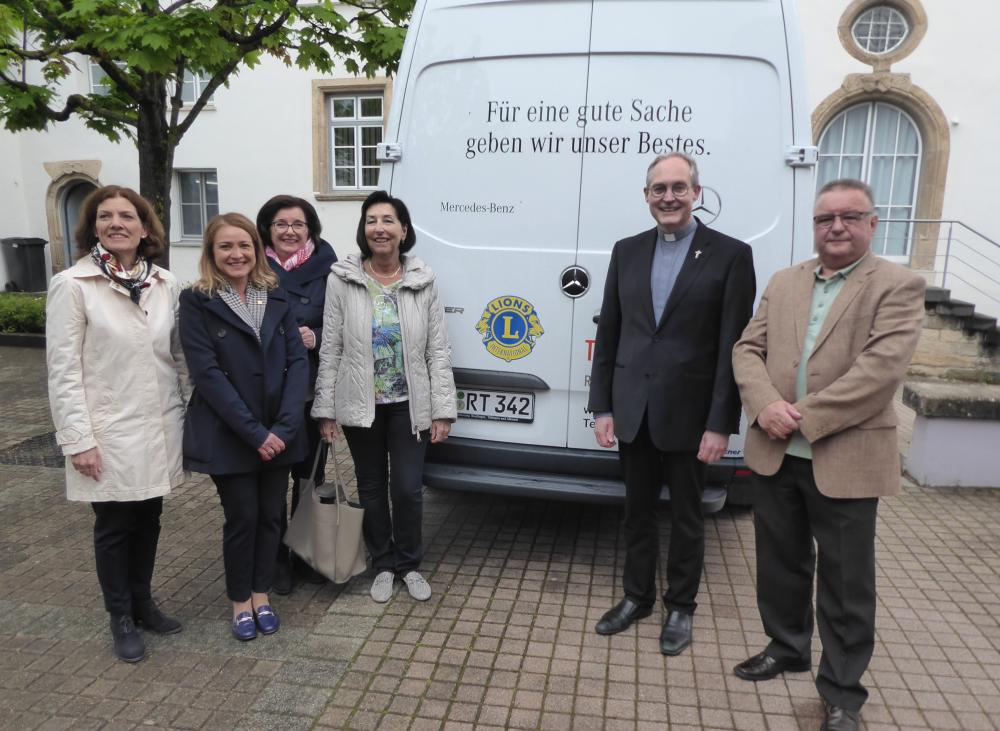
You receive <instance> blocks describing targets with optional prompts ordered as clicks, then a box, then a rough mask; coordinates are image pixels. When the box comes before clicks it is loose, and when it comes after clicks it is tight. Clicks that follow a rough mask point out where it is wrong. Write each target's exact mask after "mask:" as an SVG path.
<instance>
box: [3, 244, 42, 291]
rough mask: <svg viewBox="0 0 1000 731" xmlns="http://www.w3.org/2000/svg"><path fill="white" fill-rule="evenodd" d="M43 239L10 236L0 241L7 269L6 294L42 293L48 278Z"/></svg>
mask: <svg viewBox="0 0 1000 731" xmlns="http://www.w3.org/2000/svg"><path fill="white" fill-rule="evenodd" d="M47 243H48V242H47V241H46V240H45V239H34V238H23V237H17V236H12V237H10V238H6V239H0V249H3V263H4V266H5V267H6V268H7V281H6V282H5V283H4V286H3V288H4V289H5V290H6V291H8V292H44V291H45V287H46V284H47V283H48V281H49V280H48V277H47V276H46V273H45V244H47Z"/></svg>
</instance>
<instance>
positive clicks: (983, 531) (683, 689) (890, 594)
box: [0, 348, 1000, 730]
mask: <svg viewBox="0 0 1000 731" xmlns="http://www.w3.org/2000/svg"><path fill="white" fill-rule="evenodd" d="M44 378H45V377H44V361H43V353H42V351H36V350H28V349H19V348H0V413H2V415H3V416H2V419H0V597H3V599H0V727H2V728H5V729H7V728H9V729H29V728H46V729H54V728H72V729H89V728H94V729H98V728H102V729H126V728H170V729H228V728H240V729H270V728H281V729H298V728H357V729H375V728H378V729H404V728H415V729H425V728H426V729H437V728H447V729H472V728H484V729H485V728H495V729H500V728H524V729H536V728H539V729H574V730H575V729H619V728H622V729H645V728H657V729H663V728H671V729H695V728H713V729H798V728H802V729H815V728H818V726H819V723H820V720H821V714H822V708H821V706H820V702H819V700H818V698H817V695H816V691H815V688H814V686H813V682H812V676H811V675H810V674H808V673H802V674H789V675H787V676H785V677H783V678H779V679H776V680H773V681H770V682H767V683H760V684H756V685H754V684H751V683H746V682H743V681H741V680H739V679H737V678H735V677H734V676H733V675H732V673H731V669H732V666H733V665H734V664H735V663H737V662H739V661H740V660H742V659H744V658H745V657H746V656H748V655H749V654H752V653H754V652H756V651H758V650H759V649H760V648H762V647H763V646H764V643H765V637H764V634H763V631H762V630H761V627H760V621H759V619H758V616H757V610H756V605H755V599H754V570H755V569H754V542H753V525H752V521H751V516H750V513H749V512H748V511H745V510H732V511H730V510H724V511H723V512H721V513H719V514H718V515H716V516H713V517H711V518H710V519H709V520H708V523H707V529H708V546H707V557H706V567H705V579H704V582H703V585H702V591H701V595H700V596H699V601H700V606H699V611H698V614H697V616H696V620H695V638H694V644H693V646H692V648H691V649H690V650H689V651H687V652H686V653H684V654H683V655H681V656H679V657H675V658H664V657H663V656H662V655H660V653H659V651H658V642H657V639H658V634H659V620H660V619H661V617H660V613H659V612H656V613H654V616H653V617H650V618H649V619H646V620H644V621H641V622H639V623H638V625H637V626H636V627H635V628H633V629H631V630H629V631H627V632H625V633H623V634H621V635H617V636H614V637H610V638H608V637H599V636H597V635H596V634H594V633H593V631H592V627H593V625H594V623H595V622H596V621H597V619H598V618H599V616H600V615H601V614H602V613H603V612H604V611H605V610H606V609H607V608H608V607H610V606H611V605H612V604H613V603H614V602H615V601H616V599H617V596H618V593H619V589H618V579H617V577H618V576H619V573H620V570H621V564H622V560H623V552H622V541H621V534H620V530H619V521H620V512H619V511H618V510H615V509H608V508H602V507H596V506H590V505H575V504H568V503H559V502H544V501H533V500H514V499H505V498H498V497H483V496H476V495H465V494H456V493H448V492H441V491H428V492H427V494H426V516H425V521H424V530H425V533H424V535H425V545H426V551H427V556H426V561H425V569H426V575H427V577H428V578H429V580H430V582H431V584H432V586H433V587H434V592H435V593H434V596H433V597H432V598H431V600H430V601H428V602H426V603H417V602H414V601H412V600H411V599H410V598H409V597H408V596H407V595H406V592H405V590H404V589H402V588H400V587H399V585H397V591H396V595H395V596H394V598H393V599H392V600H391V601H390V602H389V603H388V604H386V605H375V604H374V603H372V602H371V600H370V599H369V598H368V596H367V589H368V581H369V579H368V578H366V577H359V578H358V579H355V580H354V581H352V582H350V583H349V584H347V585H346V587H340V588H337V587H333V586H331V585H329V584H327V585H324V586H315V585H308V584H306V585H300V586H299V587H297V588H296V590H295V592H294V593H293V594H292V595H291V596H289V597H275V602H274V603H275V606H276V608H277V609H278V611H279V612H280V614H281V619H282V629H281V631H280V632H279V633H277V634H276V635H273V636H270V637H261V638H259V639H257V640H255V641H254V642H249V643H245V644H241V643H237V642H236V641H234V640H233V639H232V638H231V637H230V636H229V629H228V622H227V620H228V617H229V604H228V602H227V600H226V598H225V592H224V586H223V570H222V560H221V525H222V514H221V510H220V508H219V506H218V500H217V498H216V496H215V493H214V490H213V489H212V487H211V484H210V483H209V482H208V481H207V480H205V479H197V480H193V481H191V482H189V483H188V484H186V485H185V486H183V487H182V488H180V489H178V490H176V491H175V492H174V494H173V495H172V496H170V497H169V498H168V499H167V501H166V503H165V508H164V516H163V533H162V537H161V541H160V551H159V556H158V560H157V567H156V575H155V578H154V582H155V587H154V591H155V593H156V595H157V596H158V598H159V600H160V602H161V604H162V605H163V607H164V608H165V609H166V610H167V611H168V612H169V613H170V614H172V615H174V616H176V617H178V618H179V619H181V620H182V621H183V622H184V631H183V632H182V633H180V634H179V635H174V636H172V637H166V638H161V637H157V636H155V635H149V634H147V635H146V640H147V644H148V646H149V654H148V657H147V659H146V660H145V661H143V662H141V663H139V664H137V665H134V666H133V665H126V664H125V663H122V662H119V661H117V660H116V659H115V658H114V656H113V654H112V652H111V642H110V638H109V633H108V630H107V619H106V615H105V614H104V612H103V609H102V605H101V598H100V591H99V588H98V585H97V579H96V576H95V572H94V565H93V553H92V547H91V528H92V513H91V511H90V508H89V507H88V506H87V505H82V504H78V503H68V502H66V501H65V499H64V498H63V490H64V485H63V476H62V471H61V469H58V468H55V467H51V466H44V465H45V464H46V462H45V461H44V459H43V458H44V457H45V456H46V455H45V453H46V451H47V450H48V452H49V454H48V457H49V458H51V438H50V437H49V436H48V435H49V434H50V432H51V429H52V426H51V422H50V421H49V418H48V406H47V403H46V394H45V383H44ZM29 440H30V441H29ZM341 459H342V460H343V468H344V470H345V473H346V474H350V473H351V471H352V470H351V467H350V463H349V460H347V458H346V457H342V458H341ZM49 464H52V462H49ZM664 537H665V535H664ZM878 549H879V554H878V580H879V606H878V642H877V646H876V649H875V657H874V659H873V661H872V664H871V669H870V672H869V674H868V675H867V677H866V681H865V682H866V684H867V685H868V687H869V689H870V690H871V699H870V701H869V703H868V704H867V705H866V706H865V708H864V719H865V722H866V726H867V728H868V729H935V730H936V729H993V728H1000V726H998V723H1000V721H998V719H1000V687H998V686H1000V625H998V619H997V618H998V617H1000V576H998V573H1000V492H997V491H964V492H960V491H952V490H923V489H918V488H914V487H908V488H907V490H906V492H905V494H904V495H902V496H901V497H898V498H894V499H889V500H885V501H883V502H882V507H881V513H880V518H879V546H878ZM818 653H819V642H818V640H817V641H816V642H815V643H814V661H818ZM813 665H814V668H815V665H816V662H814V663H813Z"/></svg>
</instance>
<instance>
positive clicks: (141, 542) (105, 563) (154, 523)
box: [90, 497, 163, 615]
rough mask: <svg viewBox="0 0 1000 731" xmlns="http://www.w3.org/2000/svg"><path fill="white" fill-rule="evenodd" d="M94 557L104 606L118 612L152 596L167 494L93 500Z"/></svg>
mask: <svg viewBox="0 0 1000 731" xmlns="http://www.w3.org/2000/svg"><path fill="white" fill-rule="evenodd" d="M90 505H91V507H92V508H93V509H94V515H95V516H96V517H95V520H94V558H95V559H96V562H97V580H98V581H99V582H100V584H101V592H102V593H103V594H104V608H105V609H107V610H108V612H109V613H111V614H115V615H121V614H130V613H131V612H132V607H133V606H134V605H136V604H138V603H141V602H144V601H149V600H150V599H151V598H152V593H151V590H150V584H151V582H152V580H153V564H154V563H155V562H156V544H157V542H158V541H159V538H160V514H161V513H162V512H163V498H162V497H154V498H150V499H149V500H135V501H129V502H98V503H91V504H90Z"/></svg>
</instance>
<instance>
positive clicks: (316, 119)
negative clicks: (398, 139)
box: [312, 76, 392, 201]
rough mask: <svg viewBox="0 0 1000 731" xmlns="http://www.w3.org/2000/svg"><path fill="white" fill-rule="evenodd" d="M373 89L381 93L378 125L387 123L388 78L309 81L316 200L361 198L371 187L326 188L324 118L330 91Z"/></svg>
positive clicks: (327, 136)
mask: <svg viewBox="0 0 1000 731" xmlns="http://www.w3.org/2000/svg"><path fill="white" fill-rule="evenodd" d="M345 92H346V93H364V92H376V93H379V94H381V95H382V128H383V131H384V130H385V128H386V125H387V124H388V122H389V109H390V105H391V102H392V79H389V78H387V77H385V76H375V77H372V78H370V79H368V78H360V79H317V80H314V81H313V82H312V131H313V145H312V162H313V196H314V197H315V198H316V200H318V201H363V200H364V199H365V198H367V197H368V196H369V195H370V194H371V190H369V189H367V188H365V189H358V190H334V189H333V188H331V187H330V125H329V120H328V119H327V114H328V110H329V105H328V104H327V99H328V97H329V95H330V94H339V93H345Z"/></svg>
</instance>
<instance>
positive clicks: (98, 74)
mask: <svg viewBox="0 0 1000 731" xmlns="http://www.w3.org/2000/svg"><path fill="white" fill-rule="evenodd" d="M115 65H116V66H117V67H118V68H121V69H123V68H125V64H124V63H122V62H120V61H117V62H115ZM88 66H89V67H90V93H91V94H109V93H110V92H111V82H110V81H109V80H108V74H107V73H106V72H105V71H104V69H102V68H101V66H100V64H98V63H97V62H96V61H94V60H93V59H91V60H90V63H89V64H88Z"/></svg>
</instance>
